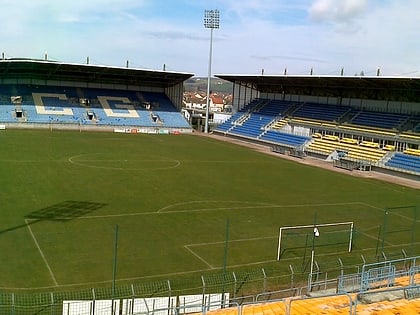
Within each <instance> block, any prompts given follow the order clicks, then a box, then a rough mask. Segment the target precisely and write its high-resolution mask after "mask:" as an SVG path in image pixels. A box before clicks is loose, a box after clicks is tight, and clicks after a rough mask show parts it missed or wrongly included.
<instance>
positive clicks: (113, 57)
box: [0, 0, 420, 77]
mask: <svg viewBox="0 0 420 315" xmlns="http://www.w3.org/2000/svg"><path fill="white" fill-rule="evenodd" d="M0 8H1V9H0V21H1V27H0V53H4V56H5V57H6V58H38V59H39V58H44V57H45V54H47V56H48V58H49V59H51V60H55V61H59V62H68V63H86V61H87V58H88V57H89V62H90V64H98V65H106V66H117V67H125V66H126V64H127V61H128V64H129V66H130V67H133V68H140V69H148V70H162V69H163V68H165V69H166V70H167V71H175V72H187V73H191V74H194V75H196V76H207V75H208V64H209V51H210V36H211V30H210V29H207V28H205V27H204V24H203V19H204V11H205V10H213V9H217V10H219V11H220V28H219V29H214V30H213V41H212V63H211V64H212V68H211V73H212V75H217V74H246V75H258V74H261V73H262V72H263V71H264V74H265V75H276V74H283V73H284V72H285V71H286V72H287V74H289V75H306V74H309V73H310V72H311V69H312V72H313V74H315V75H339V74H340V73H341V71H342V70H343V72H344V75H347V76H354V75H360V74H361V73H362V72H363V74H364V75H376V73H377V70H378V69H380V74H381V75H384V76H391V75H392V76H405V77H407V76H408V77H419V76H420V37H419V34H420V23H419V16H420V1H419V0H0Z"/></svg>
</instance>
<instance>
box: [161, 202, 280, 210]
mask: <svg viewBox="0 0 420 315" xmlns="http://www.w3.org/2000/svg"><path fill="white" fill-rule="evenodd" d="M219 202H221V203H223V202H224V203H238V204H240V203H242V204H252V205H255V206H275V205H273V204H269V203H261V202H249V201H235V200H227V201H220V200H193V201H185V202H178V203H174V204H171V205H169V206H166V207H163V208H160V209H159V210H157V212H164V211H165V210H166V209H170V208H172V207H176V206H181V205H188V204H193V203H219ZM210 209H214V208H210Z"/></svg>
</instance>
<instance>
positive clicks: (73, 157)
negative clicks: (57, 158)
mask: <svg viewBox="0 0 420 315" xmlns="http://www.w3.org/2000/svg"><path fill="white" fill-rule="evenodd" d="M94 154H95V153H94ZM84 155H86V154H79V155H74V156H71V157H69V158H68V161H69V162H70V164H73V165H77V166H82V167H88V168H96V169H106V170H117V171H153V170H168V169H172V168H177V167H179V166H180V165H181V161H179V160H173V159H170V160H158V162H166V163H168V162H171V163H175V164H174V165H172V166H167V167H144V168H125V167H109V166H98V165H89V164H83V163H78V162H77V161H74V159H76V158H78V157H81V156H84ZM80 161H82V162H83V161H85V162H92V161H93V162H98V161H106V162H109V161H113V162H115V161H118V162H122V161H124V162H125V161H126V160H124V159H122V160H80ZM137 161H138V162H142V161H145V162H150V161H153V162H156V160H141V159H139V160H137Z"/></svg>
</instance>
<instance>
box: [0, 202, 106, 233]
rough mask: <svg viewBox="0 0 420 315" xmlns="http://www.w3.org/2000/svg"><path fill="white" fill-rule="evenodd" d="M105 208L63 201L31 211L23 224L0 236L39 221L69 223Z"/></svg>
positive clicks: (6, 230)
mask: <svg viewBox="0 0 420 315" xmlns="http://www.w3.org/2000/svg"><path fill="white" fill-rule="evenodd" d="M104 206H106V204H105V203H99V202H89V201H73V200H69V201H63V202H60V203H57V204H55V205H52V206H49V207H45V208H42V209H39V210H36V211H33V212H31V213H29V214H28V215H26V216H25V223H24V224H20V225H17V226H14V227H11V228H8V229H4V230H1V231H0V234H4V233H7V232H11V231H14V230H18V229H20V228H24V227H27V226H28V225H32V224H35V223H38V222H40V221H70V220H72V219H77V218H80V217H82V216H84V215H86V214H89V213H91V212H93V211H95V210H98V209H100V208H102V207H104ZM27 220H30V221H29V222H28V221H27Z"/></svg>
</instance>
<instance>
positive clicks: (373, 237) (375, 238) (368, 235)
mask: <svg viewBox="0 0 420 315" xmlns="http://www.w3.org/2000/svg"><path fill="white" fill-rule="evenodd" d="M358 233H360V234H363V235H364V236H367V237H369V238H371V239H373V240H375V241H378V242H379V241H380V240H379V239H378V238H377V237H376V236H373V235H370V234H368V233H365V232H362V231H358ZM385 243H386V244H388V245H390V246H397V245H394V244H392V243H390V242H388V241H385Z"/></svg>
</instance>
